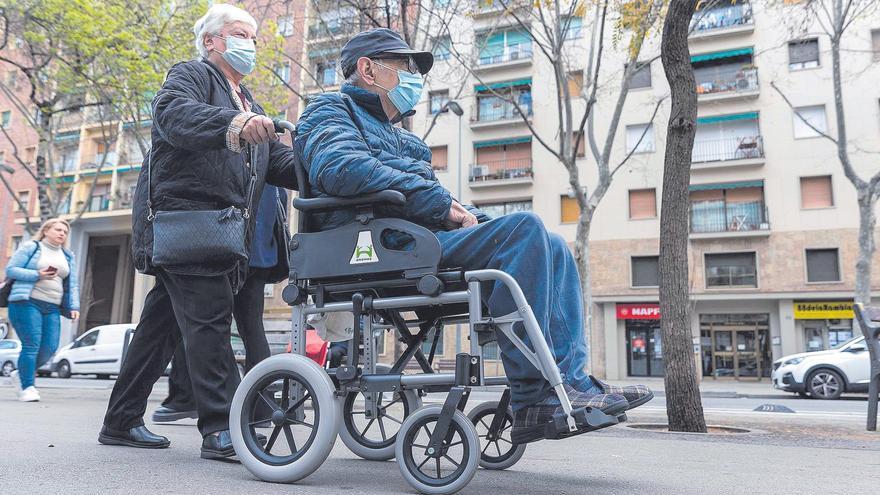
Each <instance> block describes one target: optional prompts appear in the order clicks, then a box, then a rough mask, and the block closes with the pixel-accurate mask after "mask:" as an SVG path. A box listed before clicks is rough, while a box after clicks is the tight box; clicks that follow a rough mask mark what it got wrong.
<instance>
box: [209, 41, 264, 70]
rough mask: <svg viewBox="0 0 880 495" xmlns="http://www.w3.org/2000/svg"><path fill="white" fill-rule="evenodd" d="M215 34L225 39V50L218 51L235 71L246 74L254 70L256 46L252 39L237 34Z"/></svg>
mask: <svg viewBox="0 0 880 495" xmlns="http://www.w3.org/2000/svg"><path fill="white" fill-rule="evenodd" d="M216 36H217V37H218V38H223V39H224V40H225V41H226V51H225V52H223V53H220V56H222V57H223V60H225V61H226V62H227V63H228V64H229V65H230V66H232V68H233V69H235V71H236V72H238V73H239V74H241V75H243V76H246V75H248V74H250V73H251V72H253V71H254V68H255V67H256V66H257V46H256V44H255V43H254V40H252V39H247V38H239V37H237V36H226V37H223V36H219V35H216Z"/></svg>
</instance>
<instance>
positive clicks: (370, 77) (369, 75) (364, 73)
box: [357, 57, 376, 84]
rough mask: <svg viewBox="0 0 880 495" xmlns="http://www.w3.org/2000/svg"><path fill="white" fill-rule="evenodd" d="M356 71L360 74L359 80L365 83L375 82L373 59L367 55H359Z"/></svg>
mask: <svg viewBox="0 0 880 495" xmlns="http://www.w3.org/2000/svg"><path fill="white" fill-rule="evenodd" d="M357 71H358V73H359V74H360V75H361V80H363V81H364V82H365V83H367V84H373V83H374V82H376V73H375V72H374V71H375V67H374V65H373V61H372V60H370V59H369V58H367V57H361V58H359V59H358V61H357Z"/></svg>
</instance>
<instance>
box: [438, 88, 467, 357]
mask: <svg viewBox="0 0 880 495" xmlns="http://www.w3.org/2000/svg"><path fill="white" fill-rule="evenodd" d="M441 111H442V112H449V111H451V112H452V113H454V114H455V115H457V116H458V191H456V194H455V196H456V199H457V200H458V201H461V116H462V115H464V110H462V108H461V105H459V104H458V102H456V101H455V100H451V101H448V102H446V104H445V105H443V109H442V110H441ZM460 352H461V323H456V324H455V354H456V355H458V354H459V353H460Z"/></svg>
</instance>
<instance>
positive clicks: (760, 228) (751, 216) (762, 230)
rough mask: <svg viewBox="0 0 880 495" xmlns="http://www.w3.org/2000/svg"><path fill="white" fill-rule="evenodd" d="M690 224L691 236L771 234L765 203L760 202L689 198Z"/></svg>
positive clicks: (757, 235)
mask: <svg viewBox="0 0 880 495" xmlns="http://www.w3.org/2000/svg"><path fill="white" fill-rule="evenodd" d="M690 223H691V234H690V238H691V239H715V238H722V237H761V236H768V235H770V220H769V216H768V214H767V205H766V204H765V203H764V202H763V201H751V202H746V203H733V202H728V201H724V200H719V201H692V202H691V218H690Z"/></svg>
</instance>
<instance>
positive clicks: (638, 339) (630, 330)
mask: <svg viewBox="0 0 880 495" xmlns="http://www.w3.org/2000/svg"><path fill="white" fill-rule="evenodd" d="M626 350H627V355H626V362H627V373H628V374H629V376H663V373H664V365H663V336H662V330H661V329H660V321H659V320H626Z"/></svg>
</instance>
